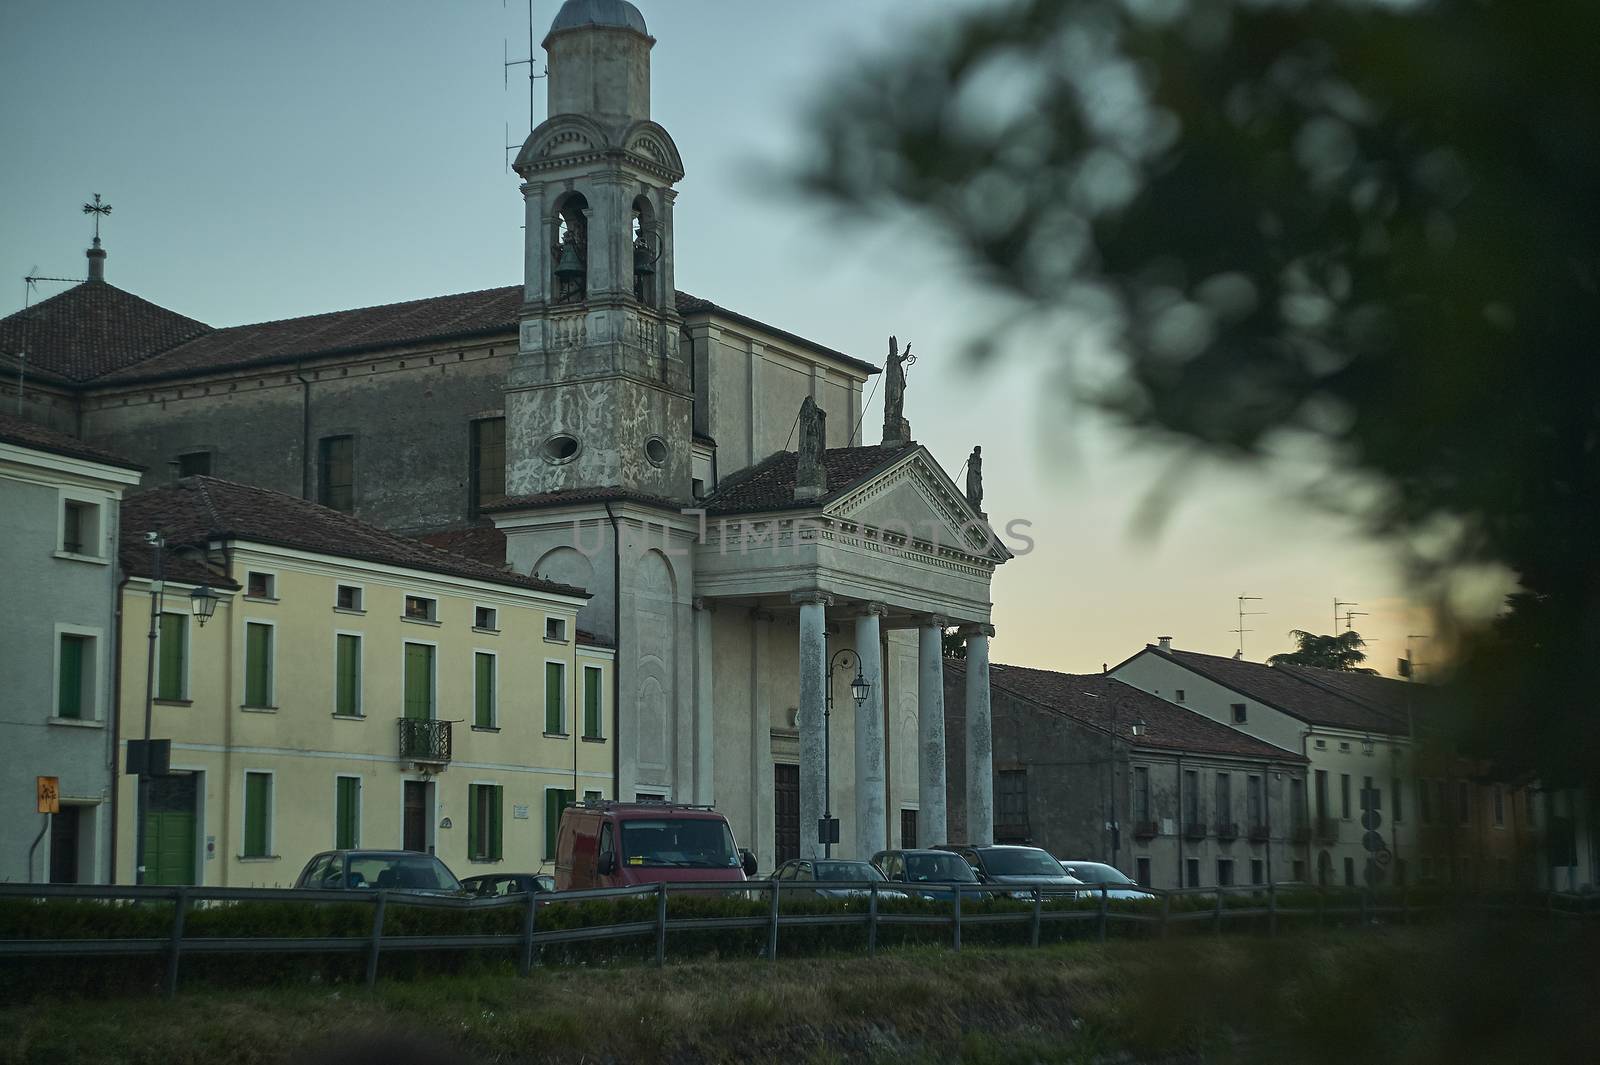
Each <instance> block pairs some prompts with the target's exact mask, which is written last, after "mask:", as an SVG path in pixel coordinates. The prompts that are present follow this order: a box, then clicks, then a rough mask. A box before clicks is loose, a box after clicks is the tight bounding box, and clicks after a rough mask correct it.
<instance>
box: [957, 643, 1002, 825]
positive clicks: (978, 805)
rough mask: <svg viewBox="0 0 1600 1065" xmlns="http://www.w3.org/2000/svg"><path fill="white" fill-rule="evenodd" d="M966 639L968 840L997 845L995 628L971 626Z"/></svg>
mask: <svg viewBox="0 0 1600 1065" xmlns="http://www.w3.org/2000/svg"><path fill="white" fill-rule="evenodd" d="M961 634H962V635H963V636H965V637H966V638H967V838H966V839H965V840H963V841H962V842H964V843H970V844H972V845H974V846H979V845H982V844H985V843H993V842H994V735H993V733H992V731H991V726H990V711H989V637H991V636H993V635H994V626H993V625H968V626H965V627H964V628H963V629H962V630H961Z"/></svg>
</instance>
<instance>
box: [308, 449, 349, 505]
mask: <svg viewBox="0 0 1600 1065" xmlns="http://www.w3.org/2000/svg"><path fill="white" fill-rule="evenodd" d="M317 502H318V503H321V504H322V505H323V506H325V507H332V508H333V509H334V510H342V511H344V512H345V513H346V514H348V513H350V512H351V511H353V510H354V509H355V505H356V438H355V437H353V436H325V437H323V438H322V440H321V442H320V443H319V445H318V462H317Z"/></svg>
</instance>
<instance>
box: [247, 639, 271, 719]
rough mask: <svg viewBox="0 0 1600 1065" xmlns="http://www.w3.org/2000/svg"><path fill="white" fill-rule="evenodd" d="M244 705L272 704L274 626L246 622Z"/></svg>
mask: <svg viewBox="0 0 1600 1065" xmlns="http://www.w3.org/2000/svg"><path fill="white" fill-rule="evenodd" d="M244 629H245V637H244V705H246V706H271V705H272V626H270V625H256V624H248V623H247V624H246V625H245V627H244Z"/></svg>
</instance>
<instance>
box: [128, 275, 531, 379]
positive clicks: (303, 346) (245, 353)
mask: <svg viewBox="0 0 1600 1065" xmlns="http://www.w3.org/2000/svg"><path fill="white" fill-rule="evenodd" d="M521 306H522V286H520V285H514V286H512V287H509V288H491V289H484V290H482V291H480V292H463V293H459V294H457V295H453V296H434V297H431V298H429V299H421V300H409V301H407V302H405V303H390V304H386V305H384V306H381V307H361V308H358V309H356V310H350V311H333V312H330V313H328V314H313V315H309V316H307V317H304V318H285V319H282V320H280V321H276V322H259V323H256V324H254V325H237V326H232V327H230V328H228V329H217V330H214V331H212V332H209V333H207V334H206V335H204V336H202V337H200V338H198V339H196V340H191V341H190V342H189V343H187V344H183V345H182V346H180V347H177V348H174V349H172V350H171V351H168V352H166V353H165V354H163V355H160V356H157V357H156V358H153V359H149V360H147V361H145V362H142V363H140V364H139V365H137V366H130V367H127V368H125V369H122V370H119V371H117V372H115V373H112V374H109V375H107V377H106V378H105V381H106V383H108V384H109V383H113V382H118V381H136V380H147V379H151V378H163V377H182V376H188V375H190V374H196V373H207V372H211V371H214V370H225V369H231V368H233V367H238V366H251V365H255V364H259V363H276V362H287V361H292V360H295V359H301V358H311V357H315V356H325V355H337V354H344V353H355V352H360V351H371V350H374V349H378V348H386V347H394V346H397V345H401V344H418V343H426V342H429V341H443V340H454V339H465V338H468V337H478V336H483V335H485V334H492V333H514V332H516V328H517V312H518V310H519V308H521Z"/></svg>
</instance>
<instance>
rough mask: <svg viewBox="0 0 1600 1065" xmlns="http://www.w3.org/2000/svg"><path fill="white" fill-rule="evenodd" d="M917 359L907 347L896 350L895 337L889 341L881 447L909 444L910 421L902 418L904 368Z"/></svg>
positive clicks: (903, 409)
mask: <svg viewBox="0 0 1600 1065" xmlns="http://www.w3.org/2000/svg"><path fill="white" fill-rule="evenodd" d="M916 361H917V357H916V356H915V355H913V354H911V345H910V343H909V342H908V343H907V344H906V350H905V351H904V352H902V351H901V350H900V341H899V339H898V338H897V337H890V338H889V358H888V359H887V360H886V361H885V362H884V364H883V446H884V447H905V446H906V445H907V444H909V443H911V422H910V421H908V420H907V419H906V416H905V408H906V367H908V366H911V365H914V364H915V363H916Z"/></svg>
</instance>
